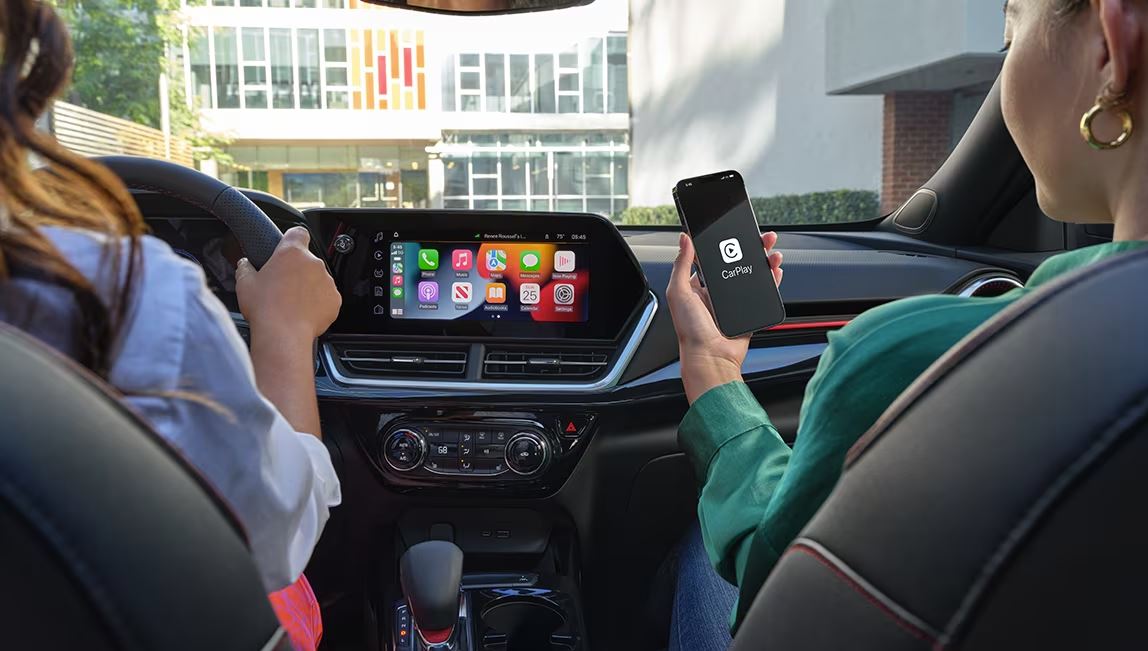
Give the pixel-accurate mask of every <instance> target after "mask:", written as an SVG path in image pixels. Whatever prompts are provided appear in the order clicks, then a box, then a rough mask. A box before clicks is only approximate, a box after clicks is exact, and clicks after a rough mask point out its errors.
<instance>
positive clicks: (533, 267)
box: [518, 251, 542, 271]
mask: <svg viewBox="0 0 1148 651" xmlns="http://www.w3.org/2000/svg"><path fill="white" fill-rule="evenodd" d="M518 266H519V268H520V269H522V270H523V271H538V270H539V269H541V268H542V255H541V254H539V253H538V251H523V252H522V255H521V256H519V258H518Z"/></svg>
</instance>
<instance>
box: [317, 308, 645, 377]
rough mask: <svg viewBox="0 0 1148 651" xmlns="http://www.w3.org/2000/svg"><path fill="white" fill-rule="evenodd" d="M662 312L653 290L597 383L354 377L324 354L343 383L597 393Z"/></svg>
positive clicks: (626, 362) (627, 360) (327, 350)
mask: <svg viewBox="0 0 1148 651" xmlns="http://www.w3.org/2000/svg"><path fill="white" fill-rule="evenodd" d="M657 312H658V297H657V296H656V295H655V294H654V293H653V292H650V300H649V301H648V302H647V303H646V306H645V308H644V309H643V310H642V314H641V316H640V317H639V318H638V323H637V324H636V325H635V326H634V329H633V331H632V332H631V333H630V337H629V339H627V340H626V343H625V344H623V345H622V349H621V351H620V352H619V353H618V360H617V361H616V362H615V363H614V366H613V368H611V369H610V372H609V373H607V374H606V376H605V377H603V378H602V379H600V380H597V381H595V382H553V383H545V382H484V381H481V380H477V381H476V380H462V381H460V380H450V381H435V380H412V379H394V380H384V379H378V378H352V377H347V376H346V375H345V374H343V373H342V372H341V371H340V370H339V368H338V366H337V365H336V364H335V355H334V351H333V350H332V348H331V345H330V344H323V346H322V349H323V350H322V355H323V358H324V360H325V366H326V367H327V372H328V373H329V374H330V376H331V378H332V379H333V380H335V381H336V382H337V383H339V384H343V385H346V386H352V387H376V388H392V389H426V390H431V391H465V392H469V393H523V392H529V393H597V392H599V391H605V390H607V389H612V388H614V387H615V386H617V385H618V382H619V380H621V378H622V374H623V373H625V372H626V367H627V366H629V365H630V360H632V359H633V358H634V353H636V352H637V350H638V346H639V345H640V344H641V343H642V340H643V339H644V338H645V337H646V332H647V331H649V329H650V325H651V324H652V323H653V322H654V315H655V314H657Z"/></svg>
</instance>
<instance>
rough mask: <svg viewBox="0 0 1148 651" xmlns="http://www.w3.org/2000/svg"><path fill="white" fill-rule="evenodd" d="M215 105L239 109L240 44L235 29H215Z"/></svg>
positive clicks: (213, 35)
mask: <svg viewBox="0 0 1148 651" xmlns="http://www.w3.org/2000/svg"><path fill="white" fill-rule="evenodd" d="M211 31H212V37H213V43H212V45H213V46H214V54H215V105H216V106H218V107H219V108H239V43H238V41H237V39H236V38H235V28H234V27H213V28H212V30H211Z"/></svg>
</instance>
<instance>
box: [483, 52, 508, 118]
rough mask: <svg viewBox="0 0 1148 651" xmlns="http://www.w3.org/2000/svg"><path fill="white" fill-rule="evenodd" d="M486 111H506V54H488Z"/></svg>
mask: <svg viewBox="0 0 1148 651" xmlns="http://www.w3.org/2000/svg"><path fill="white" fill-rule="evenodd" d="M485 59H486V70H485V72H486V109H485V110H486V111H487V112H490V113H504V112H506V56H505V55H502V54H488V55H486V58H485Z"/></svg>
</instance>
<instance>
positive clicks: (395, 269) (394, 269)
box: [391, 262, 403, 274]
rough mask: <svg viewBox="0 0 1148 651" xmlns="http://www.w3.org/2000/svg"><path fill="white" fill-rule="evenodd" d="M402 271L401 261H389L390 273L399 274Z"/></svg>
mask: <svg viewBox="0 0 1148 651" xmlns="http://www.w3.org/2000/svg"><path fill="white" fill-rule="evenodd" d="M402 272H403V263H401V262H392V263H391V273H393V274H401V273H402Z"/></svg>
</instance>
